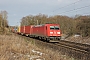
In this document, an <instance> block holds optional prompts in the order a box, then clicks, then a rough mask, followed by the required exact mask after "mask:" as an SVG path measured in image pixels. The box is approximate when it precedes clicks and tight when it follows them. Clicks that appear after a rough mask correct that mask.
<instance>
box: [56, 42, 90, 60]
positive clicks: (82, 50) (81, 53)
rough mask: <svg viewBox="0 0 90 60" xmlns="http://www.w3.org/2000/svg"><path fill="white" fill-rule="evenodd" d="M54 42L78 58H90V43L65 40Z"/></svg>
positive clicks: (86, 59) (80, 59) (82, 59)
mask: <svg viewBox="0 0 90 60" xmlns="http://www.w3.org/2000/svg"><path fill="white" fill-rule="evenodd" d="M54 44H55V45H56V46H59V47H61V48H62V51H63V50H64V51H63V52H65V54H67V55H69V56H71V57H74V58H76V59H78V60H90V45H87V44H82V43H75V42H70V41H65V40H61V41H60V42H59V43H54Z"/></svg>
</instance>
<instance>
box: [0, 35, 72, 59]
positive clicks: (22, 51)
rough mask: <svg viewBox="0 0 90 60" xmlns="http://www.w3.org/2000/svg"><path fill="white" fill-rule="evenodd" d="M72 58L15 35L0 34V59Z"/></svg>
mask: <svg viewBox="0 0 90 60" xmlns="http://www.w3.org/2000/svg"><path fill="white" fill-rule="evenodd" d="M36 59H41V60H72V59H70V58H68V57H66V56H65V55H60V53H58V52H54V51H52V50H48V49H45V48H43V49H40V48H38V47H36V46H35V45H33V44H31V42H27V41H25V39H23V38H21V37H18V36H15V35H0V60H36Z"/></svg>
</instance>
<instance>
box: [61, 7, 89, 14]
mask: <svg viewBox="0 0 90 60" xmlns="http://www.w3.org/2000/svg"><path fill="white" fill-rule="evenodd" d="M87 7H90V5H87V6H83V7H79V8H76V9H72V10H68V11H65V12H62V13H67V12H72V11H75V10H80V9H84V8H87Z"/></svg>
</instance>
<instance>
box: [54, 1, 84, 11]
mask: <svg viewBox="0 0 90 60" xmlns="http://www.w3.org/2000/svg"><path fill="white" fill-rule="evenodd" d="M80 1H82V0H78V1H76V2H73V3H71V4H68V5H66V6H63V7H61V8H58V9H56V10H54V11H53V12H55V11H57V10H59V9H62V8H65V7H68V6H71V5H73V4H76V3H78V2H80Z"/></svg>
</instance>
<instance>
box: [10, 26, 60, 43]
mask: <svg viewBox="0 0 90 60" xmlns="http://www.w3.org/2000/svg"><path fill="white" fill-rule="evenodd" d="M12 30H13V31H14V32H16V33H18V34H21V35H25V36H29V37H33V38H39V39H42V40H46V41H48V42H53V41H60V39H61V30H60V26H59V24H43V25H29V26H20V27H18V28H17V29H16V28H15V29H12ZM15 30H17V31H15Z"/></svg>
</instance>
